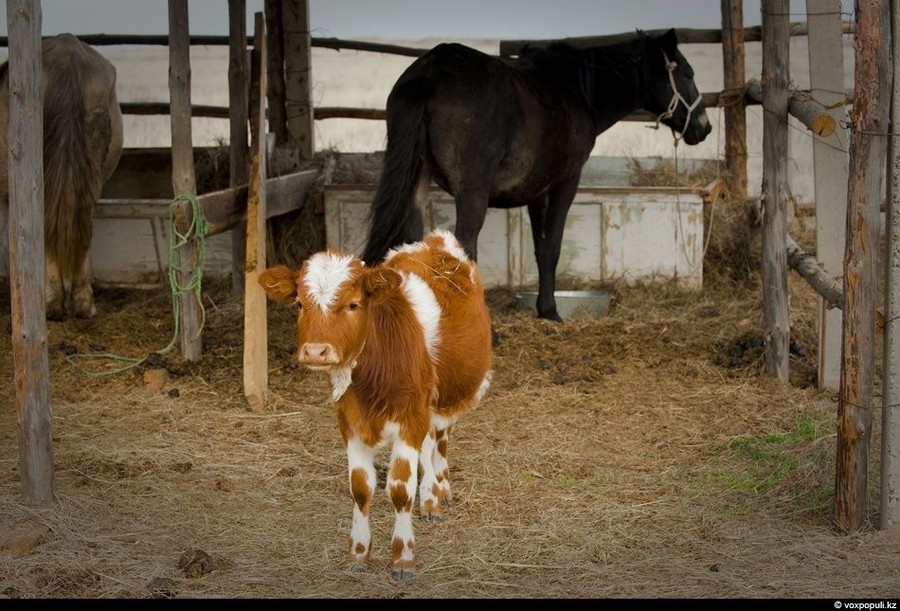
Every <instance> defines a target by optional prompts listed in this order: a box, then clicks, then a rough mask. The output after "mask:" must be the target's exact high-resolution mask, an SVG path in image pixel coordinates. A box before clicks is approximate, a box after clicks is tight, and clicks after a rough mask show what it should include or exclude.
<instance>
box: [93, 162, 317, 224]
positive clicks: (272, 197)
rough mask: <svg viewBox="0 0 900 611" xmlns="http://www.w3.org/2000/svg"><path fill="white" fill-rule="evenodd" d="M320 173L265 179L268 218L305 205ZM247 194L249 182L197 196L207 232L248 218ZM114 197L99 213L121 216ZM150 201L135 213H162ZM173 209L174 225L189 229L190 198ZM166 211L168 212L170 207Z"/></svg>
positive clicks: (306, 172) (315, 171) (110, 216)
mask: <svg viewBox="0 0 900 611" xmlns="http://www.w3.org/2000/svg"><path fill="white" fill-rule="evenodd" d="M318 174H319V172H318V171H317V170H306V171H304V172H297V173H295V174H285V175H284V176H277V177H275V178H268V179H266V187H265V190H266V219H270V218H273V217H276V216H280V215H282V214H286V213H288V212H291V211H293V210H296V209H298V208H300V207H302V206H303V204H304V203H305V202H306V195H307V193H308V192H309V188H310V187H311V186H312V184H313V183H314V182H315V181H316V177H317V176H318ZM247 194H248V190H247V185H239V186H237V187H229V188H228V189H221V190H219V191H212V192H210V193H204V194H203V195H201V196H199V197H198V198H197V200H198V201H199V202H200V209H201V210H202V211H203V215H204V217H205V218H206V222H207V223H208V225H209V233H208V234H207V235H208V236H214V235H218V234H220V233H222V232H223V231H228V230H230V229H234V228H235V227H236V226H237V225H238V224H239V223H242V222H243V221H245V220H246V218H247ZM113 201H114V200H101V202H100V203H101V206H100V210H99V215H100V216H103V217H106V218H120V217H119V215H118V214H116V213H115V212H113V211H112V210H111V208H112V205H111V204H112V202H113ZM128 201H134V200H128ZM166 203H168V202H166ZM148 205H149V203H148V202H145V203H144V204H143V205H142V206H136V207H135V208H133V209H132V210H133V211H134V212H135V216H136V217H138V214H140V215H143V214H148V218H156V217H158V216H160V215H159V214H152V213H151V212H150V211H149V210H148V208H147V206H148ZM171 209H172V221H173V223H174V224H175V228H176V229H177V230H178V231H179V232H180V233H184V232H186V231H188V229H190V226H191V222H192V219H193V211H192V209H191V205H190V202H186V201H177V202H174V203H173V204H172V208H171ZM166 213H168V209H167V210H166ZM126 214H127V212H126Z"/></svg>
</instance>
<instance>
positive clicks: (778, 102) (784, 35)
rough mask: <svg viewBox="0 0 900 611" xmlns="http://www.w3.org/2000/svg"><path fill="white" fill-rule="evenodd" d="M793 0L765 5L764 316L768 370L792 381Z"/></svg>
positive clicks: (771, 0) (772, 0) (766, 1)
mask: <svg viewBox="0 0 900 611" xmlns="http://www.w3.org/2000/svg"><path fill="white" fill-rule="evenodd" d="M789 4H790V3H789V2H788V0H763V2H762V78H761V79H760V80H761V81H762V87H763V103H762V107H763V179H762V189H761V199H762V202H763V209H764V218H763V237H762V242H763V262H762V278H763V315H764V317H765V325H766V336H767V344H766V357H765V360H766V371H767V372H768V374H769V375H770V376H773V377H776V378H778V379H779V380H781V381H782V382H788V381H789V378H790V370H789V364H790V363H789V356H790V352H789V347H790V339H791V322H790V312H789V310H788V293H787V206H788V197H789V196H790V193H789V190H788V173H787V158H788V131H787V130H788V104H789V102H790V94H789V92H788V81H789V65H790V61H789V60H790V46H789V43H790V21H789V19H790V7H789Z"/></svg>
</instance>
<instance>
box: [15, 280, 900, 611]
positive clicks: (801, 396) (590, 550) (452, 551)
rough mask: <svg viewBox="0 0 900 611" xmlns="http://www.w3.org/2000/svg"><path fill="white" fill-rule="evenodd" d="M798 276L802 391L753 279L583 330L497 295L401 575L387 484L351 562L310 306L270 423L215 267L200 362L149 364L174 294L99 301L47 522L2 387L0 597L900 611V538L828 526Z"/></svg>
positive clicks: (69, 375) (273, 344)
mask: <svg viewBox="0 0 900 611" xmlns="http://www.w3.org/2000/svg"><path fill="white" fill-rule="evenodd" d="M790 287H791V312H792V323H793V326H794V338H795V344H796V346H795V347H796V350H795V351H794V353H793V355H792V362H791V370H792V381H791V383H790V384H782V383H779V382H776V381H774V380H772V379H770V378H769V377H768V376H766V375H765V373H764V367H763V364H762V361H761V357H760V355H761V349H759V347H758V346H757V345H756V343H757V342H754V341H752V340H753V338H758V337H760V336H761V334H762V329H763V321H762V313H761V312H762V310H761V307H760V291H759V283H758V281H757V280H756V279H754V278H753V277H752V275H751V277H750V278H749V279H747V280H746V281H745V282H743V283H741V284H735V283H734V282H731V281H730V280H728V279H727V274H718V275H716V274H714V273H712V272H711V273H710V274H709V279H708V281H707V282H706V286H705V288H704V289H703V291H702V292H699V293H691V294H685V293H683V292H680V291H677V290H675V289H674V288H672V287H667V286H655V287H627V286H624V285H622V286H616V287H614V288H615V290H616V293H617V300H616V303H615V305H614V307H613V309H612V311H611V312H610V314H609V315H608V316H606V317H604V318H601V319H596V320H588V319H573V320H569V321H567V322H565V323H564V324H556V323H552V322H549V321H540V320H537V319H535V318H534V316H533V315H532V314H531V313H530V312H520V311H517V310H516V309H515V307H514V300H513V298H512V295H511V294H510V293H509V292H507V291H500V290H497V291H491V292H490V294H489V301H490V305H491V312H492V317H493V323H494V326H495V329H496V330H497V332H498V334H499V338H500V339H499V343H498V345H497V346H496V348H495V375H494V381H493V385H492V387H491V389H490V391H489V393H488V395H487V397H486V398H485V401H484V402H483V404H482V405H481V406H480V407H479V408H478V409H477V410H476V411H474V412H473V413H471V414H469V415H468V416H467V417H466V418H464V419H463V420H462V421H461V422H460V424H459V425H458V426H457V427H456V429H454V437H453V438H452V440H451V446H450V461H451V469H452V480H453V486H454V496H455V503H454V505H453V506H452V507H451V508H450V510H449V511H447V512H446V514H445V518H444V520H443V521H442V522H441V523H438V524H431V523H426V522H424V521H419V520H416V522H415V528H416V535H417V550H418V554H419V559H420V562H421V568H420V571H419V573H418V574H417V575H416V576H415V577H414V578H413V579H412V580H409V581H407V582H402V583H395V582H393V581H392V580H391V578H390V575H389V573H390V571H389V569H388V565H387V563H388V559H389V554H390V551H389V537H390V529H391V527H392V513H391V508H390V504H389V502H388V499H387V497H386V495H385V494H384V493H383V491H382V492H380V493H379V494H378V496H377V497H376V502H375V503H374V507H373V510H372V526H373V533H374V549H373V563H372V567H371V569H370V570H369V571H368V572H366V573H363V574H361V575H360V574H353V573H351V572H350V571H349V570H348V566H347V564H346V562H345V560H346V556H345V554H346V546H347V537H348V532H349V526H350V524H349V522H350V517H351V501H350V498H349V495H348V491H347V475H346V459H345V456H344V453H343V451H342V449H341V443H340V437H339V435H338V432H337V428H336V425H335V422H334V417H333V414H332V411H331V407H330V406H329V404H328V388H327V383H326V380H325V379H324V377H323V375H322V374H321V373H316V372H308V371H305V370H303V369H300V368H299V367H297V366H296V365H295V364H294V363H293V362H292V358H291V354H292V352H293V350H294V349H295V341H296V340H295V336H294V312H293V310H292V309H290V308H288V307H286V306H279V305H276V304H271V303H270V304H269V393H270V400H269V402H268V405H267V406H266V408H265V410H264V411H260V412H252V411H250V410H249V409H248V408H247V406H246V403H245V401H244V398H243V393H242V351H241V345H242V334H243V323H242V307H241V300H240V299H239V298H237V297H235V296H233V295H232V294H231V292H230V285H229V283H228V282H226V281H223V280H220V279H214V278H207V279H205V284H204V295H203V301H204V304H205V307H206V315H207V318H206V322H205V326H204V329H203V336H204V347H203V358H202V359H201V361H200V362H199V363H185V362H183V361H182V360H181V359H180V358H179V357H178V356H177V349H176V350H174V351H170V352H168V353H165V354H155V353H156V352H157V351H159V350H160V349H162V348H164V347H165V346H166V345H167V344H169V343H170V341H171V339H172V335H173V328H174V321H173V315H172V307H171V298H170V296H169V295H168V294H167V293H166V292H165V291H150V292H138V291H125V290H121V289H107V290H99V291H98V295H97V303H98V309H99V314H98V316H97V317H96V318H95V319H93V320H90V321H84V320H75V321H68V322H64V323H49V329H48V330H49V338H48V346H49V357H50V370H51V397H52V406H53V413H54V419H53V438H54V444H53V451H54V459H55V463H56V465H55V466H56V469H55V474H56V491H57V500H56V502H55V503H54V504H53V506H52V507H51V508H47V509H39V508H35V507H29V506H27V505H25V504H24V503H23V502H22V498H21V487H20V474H19V463H18V442H17V425H16V421H15V409H14V405H15V398H14V392H13V386H12V382H11V381H8V382H7V383H6V385H5V386H4V387H3V393H4V395H5V398H6V404H7V406H8V409H6V410H3V412H2V417H0V436H2V443H0V597H9V598H37V597H46V598H114V597H115V598H121V597H131V598H198V597H232V598H245V597H259V598H269V597H291V598H300V597H308V598H338V597H354V598H356V597H360V598H361V597H367V598H386V597H398V598H400V597H448V598H449V597H487V598H504V597H506V598H601V597H616V598H633V597H690V598H694V597H697V598H699V597H749V598H770V597H823V598H849V597H864V598H876V599H881V598H886V597H893V598H897V597H898V596H900V563H898V562H897V558H898V557H900V534H898V530H897V528H896V527H895V528H893V529H890V530H883V531H880V530H877V529H876V528H875V527H874V526H869V527H867V528H866V529H865V530H863V531H862V532H859V533H851V534H839V533H837V532H836V531H835V529H834V528H833V525H832V513H833V508H832V505H833V487H834V464H835V460H834V456H835V443H836V437H835V424H834V421H835V413H836V402H835V401H834V397H833V396H832V394H831V393H829V392H826V391H821V390H817V389H816V388H815V384H812V385H811V384H810V383H809V382H810V379H811V378H812V377H813V374H814V372H815V362H816V355H815V327H814V316H815V309H816V298H815V295H814V294H813V293H812V291H811V290H810V289H809V288H808V287H807V286H806V285H805V284H804V283H803V281H802V280H799V279H798V277H796V276H795V275H792V276H791V277H790ZM4 298H6V299H7V302H8V294H5V295H4ZM3 317H4V322H5V325H4V327H5V328H6V329H8V330H9V329H10V328H11V326H10V322H9V314H8V312H6V313H4V314H3ZM5 337H6V339H4V340H3V341H4V342H9V333H7V335H6V336H5ZM0 354H2V355H3V356H2V357H0V358H2V359H3V367H4V368H5V369H6V370H7V371H12V362H11V347H10V345H9V344H8V343H7V345H6V347H5V349H3V350H2V351H0ZM91 354H112V355H120V356H127V357H135V358H141V357H145V356H148V359H147V361H145V362H144V363H143V364H142V365H140V366H137V367H134V368H130V369H126V370H124V371H122V372H119V373H115V374H109V375H97V372H98V371H100V370H102V369H104V368H109V367H120V366H121V365H122V363H121V362H112V363H110V362H109V361H106V360H103V359H99V358H97V359H92V358H80V359H79V358H77V357H79V356H81V357H84V356H85V355H91ZM6 379H7V380H10V376H7V378H6ZM879 422H880V412H879V411H876V413H873V423H874V425H875V431H874V435H873V438H872V441H871V445H870V447H871V450H870V456H871V462H872V464H871V466H870V480H869V481H870V485H869V497H870V500H869V507H870V508H871V516H870V520H871V522H872V524H875V523H877V518H876V513H875V512H876V510H877V506H878V502H877V500H878V478H877V474H878V461H877V458H878V457H877V454H878V448H879V443H880V442H879V435H878V423H879ZM380 458H381V459H382V464H383V459H385V458H386V455H385V454H382V456H381V457H380ZM382 481H383V480H382Z"/></svg>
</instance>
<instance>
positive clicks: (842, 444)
mask: <svg viewBox="0 0 900 611" xmlns="http://www.w3.org/2000/svg"><path fill="white" fill-rule="evenodd" d="M855 36H856V45H855V47H856V60H855V70H854V87H853V109H852V111H851V114H850V122H851V125H852V129H851V132H850V182H849V186H848V194H849V197H848V202H847V246H846V251H845V254H844V325H843V334H842V336H841V353H842V355H843V366H842V368H841V383H840V392H839V393H838V412H837V466H836V469H835V485H834V498H835V521H836V526H837V528H838V529H839V530H841V531H844V532H849V531H856V530H859V529H860V528H862V526H863V525H864V524H865V521H866V487H867V486H866V484H867V481H866V477H867V469H868V460H869V453H868V447H869V437H870V436H871V428H872V409H874V405H873V395H874V383H875V297H876V294H877V291H876V275H877V274H876V269H875V263H876V259H875V257H874V256H873V253H874V251H875V248H877V245H878V233H879V232H878V226H879V221H880V216H881V211H880V208H881V197H882V194H881V178H882V175H883V174H884V170H885V163H886V160H887V135H888V134H889V133H890V131H891V126H890V94H891V69H890V68H891V56H890V51H891V30H890V10H889V3H887V2H881V1H880V0H858V1H857V3H856V34H855Z"/></svg>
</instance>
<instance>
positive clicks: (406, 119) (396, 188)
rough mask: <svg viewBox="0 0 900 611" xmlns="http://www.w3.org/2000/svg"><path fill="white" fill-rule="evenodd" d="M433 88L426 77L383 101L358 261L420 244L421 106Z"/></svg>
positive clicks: (423, 149) (399, 87)
mask: <svg viewBox="0 0 900 611" xmlns="http://www.w3.org/2000/svg"><path fill="white" fill-rule="evenodd" d="M431 93H432V86H431V84H430V82H429V81H428V80H427V79H425V78H412V79H410V80H406V81H404V82H402V83H399V84H398V85H397V86H395V87H394V89H393V90H392V91H391V94H390V96H389V97H388V101H387V149H386V150H385V154H384V165H383V167H382V171H381V179H380V180H379V182H378V188H377V190H376V191H375V199H374V201H373V202H372V207H371V209H370V210H369V234H368V238H367V239H366V247H365V250H364V251H363V254H362V260H363V261H365V263H366V265H374V264H376V263H378V262H379V261H381V260H382V259H383V258H384V256H385V255H386V254H387V252H388V250H390V249H391V248H394V247H395V246H399V245H401V244H406V243H409V242H415V241H417V240H421V239H422V236H423V231H424V226H423V222H422V213H421V211H420V210H419V208H418V207H417V206H416V201H415V196H416V187H417V185H418V184H419V181H420V177H421V173H422V169H423V166H424V164H425V163H426V156H427V154H428V151H427V146H428V144H427V142H428V140H427V138H428V137H427V133H426V126H425V106H426V104H427V103H428V100H429V98H430V97H431Z"/></svg>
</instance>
